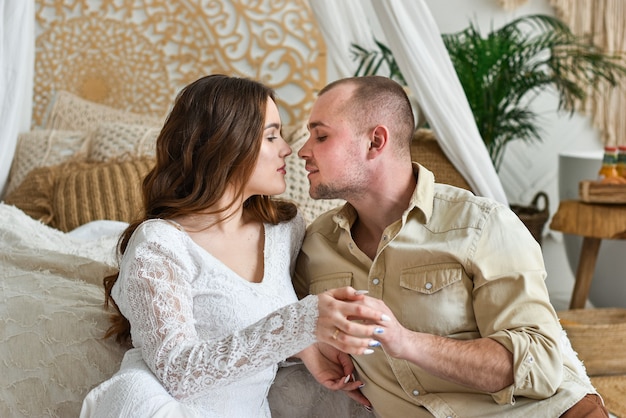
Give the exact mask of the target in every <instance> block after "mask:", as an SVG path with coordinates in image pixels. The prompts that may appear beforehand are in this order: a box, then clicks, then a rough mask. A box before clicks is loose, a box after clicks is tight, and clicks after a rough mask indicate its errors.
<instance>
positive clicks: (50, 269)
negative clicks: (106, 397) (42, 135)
mask: <svg viewBox="0 0 626 418" xmlns="http://www.w3.org/2000/svg"><path fill="white" fill-rule="evenodd" d="M116 243H117V236H116V235H105V236H102V237H100V238H97V239H82V238H80V237H74V236H72V235H71V234H65V233H63V232H61V231H58V230H55V229H52V228H50V227H48V226H46V225H44V224H42V223H40V222H37V221H35V220H33V219H31V218H30V217H28V216H27V215H26V214H24V213H23V212H22V211H20V210H19V209H17V208H15V207H13V206H8V205H5V204H3V203H0V359H1V360H0V416H3V417H24V416H31V417H41V416H59V417H69V416H78V412H79V410H80V405H81V403H82V399H83V397H84V396H85V395H86V393H87V392H88V391H89V390H90V389H91V388H92V387H94V386H95V385H97V384H98V383H100V382H101V381H103V380H105V379H106V378H108V377H109V376H111V375H112V374H113V373H115V372H116V371H117V369H118V368H119V363H120V361H121V358H122V356H123V352H124V349H123V348H122V347H120V346H119V345H118V344H117V343H115V341H113V340H110V339H109V340H106V341H105V340H103V339H102V336H103V335H104V331H105V330H106V328H107V327H108V320H107V315H106V313H105V311H104V310H103V301H104V291H103V286H102V279H103V278H104V277H105V276H107V275H109V274H112V273H114V272H115V271H116V267H115V265H116V262H115V253H114V250H115V246H116Z"/></svg>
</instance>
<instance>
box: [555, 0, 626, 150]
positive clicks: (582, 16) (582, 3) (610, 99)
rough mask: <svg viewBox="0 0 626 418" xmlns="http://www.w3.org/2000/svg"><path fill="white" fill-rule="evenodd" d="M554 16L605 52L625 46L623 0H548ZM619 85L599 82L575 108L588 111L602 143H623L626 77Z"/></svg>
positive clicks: (625, 8) (625, 5)
mask: <svg viewBox="0 0 626 418" xmlns="http://www.w3.org/2000/svg"><path fill="white" fill-rule="evenodd" d="M549 2H550V5H551V6H552V7H554V10H555V13H556V16H557V17H558V18H559V19H561V20H563V21H564V22H565V23H567V25H568V26H569V27H570V28H571V30H572V31H573V32H574V33H576V34H577V35H585V36H589V37H591V40H592V41H593V43H594V44H595V45H597V46H598V47H599V48H601V49H602V50H604V51H605V52H608V53H619V54H621V53H623V51H625V50H626V2H624V0H594V1H589V0H549ZM621 84H622V86H620V87H617V88H612V87H610V86H602V88H601V89H600V90H598V91H596V92H592V91H589V95H588V96H587V99H586V100H585V101H584V102H583V103H580V104H579V106H578V109H579V110H580V111H582V112H583V113H585V114H587V115H590V116H591V119H592V123H593V125H594V127H596V128H597V129H598V130H599V131H600V135H601V139H602V141H603V143H604V144H605V145H624V144H626V118H625V117H624V112H625V110H624V109H626V79H622V81H621Z"/></svg>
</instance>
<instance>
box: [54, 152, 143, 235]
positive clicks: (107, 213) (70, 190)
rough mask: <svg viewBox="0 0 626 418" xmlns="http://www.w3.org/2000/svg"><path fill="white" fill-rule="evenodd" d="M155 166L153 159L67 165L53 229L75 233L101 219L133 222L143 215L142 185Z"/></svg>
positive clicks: (59, 180) (56, 191)
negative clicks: (77, 228)
mask: <svg viewBox="0 0 626 418" xmlns="http://www.w3.org/2000/svg"><path fill="white" fill-rule="evenodd" d="M153 166H154V159H153V158H150V157H142V158H135V159H132V160H129V161H109V162H105V163H76V164H69V165H67V166H66V167H65V168H64V169H63V170H61V172H59V173H58V175H57V178H56V181H55V187H54V192H53V195H52V211H53V213H54V218H53V219H52V222H51V223H50V225H51V226H53V227H55V228H57V229H60V230H61V231H71V230H72V229H74V228H76V227H79V226H80V225H83V224H86V223H87V222H91V221H95V220H100V219H109V220H115V221H123V222H132V221H133V220H135V219H136V218H137V217H138V216H139V215H140V214H141V209H142V206H143V198H142V194H141V184H142V182H143V179H144V177H145V176H146V174H148V172H149V171H150V170H151V169H152V167H153Z"/></svg>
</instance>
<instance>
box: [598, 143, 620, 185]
mask: <svg viewBox="0 0 626 418" xmlns="http://www.w3.org/2000/svg"><path fill="white" fill-rule="evenodd" d="M610 177H619V174H618V173H617V147H613V146H609V145H607V146H605V147H604V157H603V158H602V167H600V171H598V180H604V179H606V178H610Z"/></svg>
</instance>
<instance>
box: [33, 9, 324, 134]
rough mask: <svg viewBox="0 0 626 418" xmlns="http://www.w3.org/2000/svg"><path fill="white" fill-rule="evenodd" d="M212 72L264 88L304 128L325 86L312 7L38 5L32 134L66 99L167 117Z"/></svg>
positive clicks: (288, 118) (284, 115)
mask: <svg viewBox="0 0 626 418" xmlns="http://www.w3.org/2000/svg"><path fill="white" fill-rule="evenodd" d="M209 73H226V74H230V75H240V76H247V77H251V78H254V79H257V80H260V81H263V82H265V83H266V84H268V85H270V86H272V87H274V89H275V90H276V91H277V94H278V99H279V107H280V110H281V116H282V118H283V123H284V124H290V123H296V122H299V121H301V120H303V118H304V117H306V115H307V113H308V110H309V108H310V106H311V104H312V102H313V99H314V96H315V93H316V91H317V90H319V89H320V88H321V87H323V85H324V84H325V82H326V53H325V44H324V41H323V37H322V35H321V33H320V32H319V30H318V28H317V25H316V22H315V18H314V16H313V14H312V12H311V10H310V8H309V5H308V1H307V0H291V1H270V0H263V1H254V2H242V1H239V0H185V1H171V0H134V1H114V0H90V1H88V2H87V1H77V0H36V56H35V86H34V90H35V95H34V108H33V126H34V127H37V126H41V125H42V124H43V122H44V120H45V116H46V111H47V109H48V108H49V103H50V101H51V100H52V99H53V98H54V95H55V93H56V92H57V91H60V90H64V91H68V92H71V93H73V94H76V95H78V96H80V97H83V98H85V99H88V100H91V101H94V102H97V103H102V104H105V105H108V106H112V107H114V108H118V109H123V110H127V111H129V112H134V113H140V114H147V115H152V116H156V117H162V116H164V115H165V114H166V113H167V111H168V110H169V106H170V104H171V103H172V101H173V98H174V95H175V94H176V92H177V91H178V90H179V89H180V88H182V87H183V86H185V85H186V84H188V83H190V82H192V81H194V80H196V79H197V78H199V77H201V76H203V75H206V74H209Z"/></svg>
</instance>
